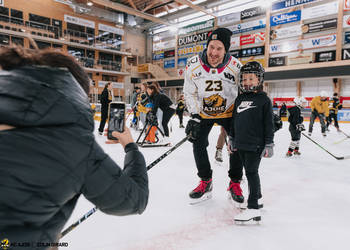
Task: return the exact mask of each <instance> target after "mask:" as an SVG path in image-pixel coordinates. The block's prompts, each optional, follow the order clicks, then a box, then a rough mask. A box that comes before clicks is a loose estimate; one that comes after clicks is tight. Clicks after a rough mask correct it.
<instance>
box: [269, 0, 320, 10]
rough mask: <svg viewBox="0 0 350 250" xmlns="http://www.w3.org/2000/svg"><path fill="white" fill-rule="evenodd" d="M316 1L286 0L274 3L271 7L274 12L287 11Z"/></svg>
mask: <svg viewBox="0 0 350 250" xmlns="http://www.w3.org/2000/svg"><path fill="white" fill-rule="evenodd" d="M315 1H317V0H284V1H280V2H277V3H273V4H272V6H271V10H272V11H274V10H281V9H286V8H290V7H295V6H298V5H302V4H306V3H311V2H315Z"/></svg>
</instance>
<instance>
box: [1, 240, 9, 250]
mask: <svg viewBox="0 0 350 250" xmlns="http://www.w3.org/2000/svg"><path fill="white" fill-rule="evenodd" d="M9 247H10V241H9V240H8V239H3V240H2V241H1V242H0V248H1V249H4V250H6V249H9Z"/></svg>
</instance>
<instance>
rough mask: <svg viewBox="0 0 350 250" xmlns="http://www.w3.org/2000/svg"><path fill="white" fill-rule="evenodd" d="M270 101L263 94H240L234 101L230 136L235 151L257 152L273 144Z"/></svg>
mask: <svg viewBox="0 0 350 250" xmlns="http://www.w3.org/2000/svg"><path fill="white" fill-rule="evenodd" d="M272 113H273V111H272V104H271V101H270V99H269V98H268V97H267V95H266V93H265V92H259V93H244V94H240V95H239V96H238V97H237V98H236V100H235V106H234V110H233V116H232V123H231V131H230V136H232V137H233V138H234V147H235V148H237V149H242V150H247V151H254V152H257V151H259V150H262V149H263V148H264V147H265V145H266V144H270V143H273V137H274V125H273V114H272Z"/></svg>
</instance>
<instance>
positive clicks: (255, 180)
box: [237, 149, 262, 209]
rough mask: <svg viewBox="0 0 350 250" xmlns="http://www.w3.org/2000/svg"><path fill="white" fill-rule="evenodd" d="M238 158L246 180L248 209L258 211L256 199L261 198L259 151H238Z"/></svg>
mask: <svg viewBox="0 0 350 250" xmlns="http://www.w3.org/2000/svg"><path fill="white" fill-rule="evenodd" d="M237 152H238V154H239V157H240V158H241V160H242V163H243V166H244V170H245V175H246V176H247V180H248V188H249V197H248V206H247V207H248V208H254V209H258V208H259V206H258V199H260V198H261V197H262V195H261V188H260V177H259V165H260V161H261V157H260V155H261V152H262V151H261V150H257V151H256V152H253V151H245V150H241V149H238V151H237Z"/></svg>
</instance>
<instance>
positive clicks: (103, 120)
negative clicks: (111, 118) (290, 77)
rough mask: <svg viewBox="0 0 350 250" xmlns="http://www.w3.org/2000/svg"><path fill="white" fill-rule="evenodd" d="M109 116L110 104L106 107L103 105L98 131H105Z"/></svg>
mask: <svg viewBox="0 0 350 250" xmlns="http://www.w3.org/2000/svg"><path fill="white" fill-rule="evenodd" d="M107 118H108V106H106V107H105V106H102V107H101V122H100V127H99V128H98V131H100V132H102V133H103V130H104V128H105V124H106V120H107Z"/></svg>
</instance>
